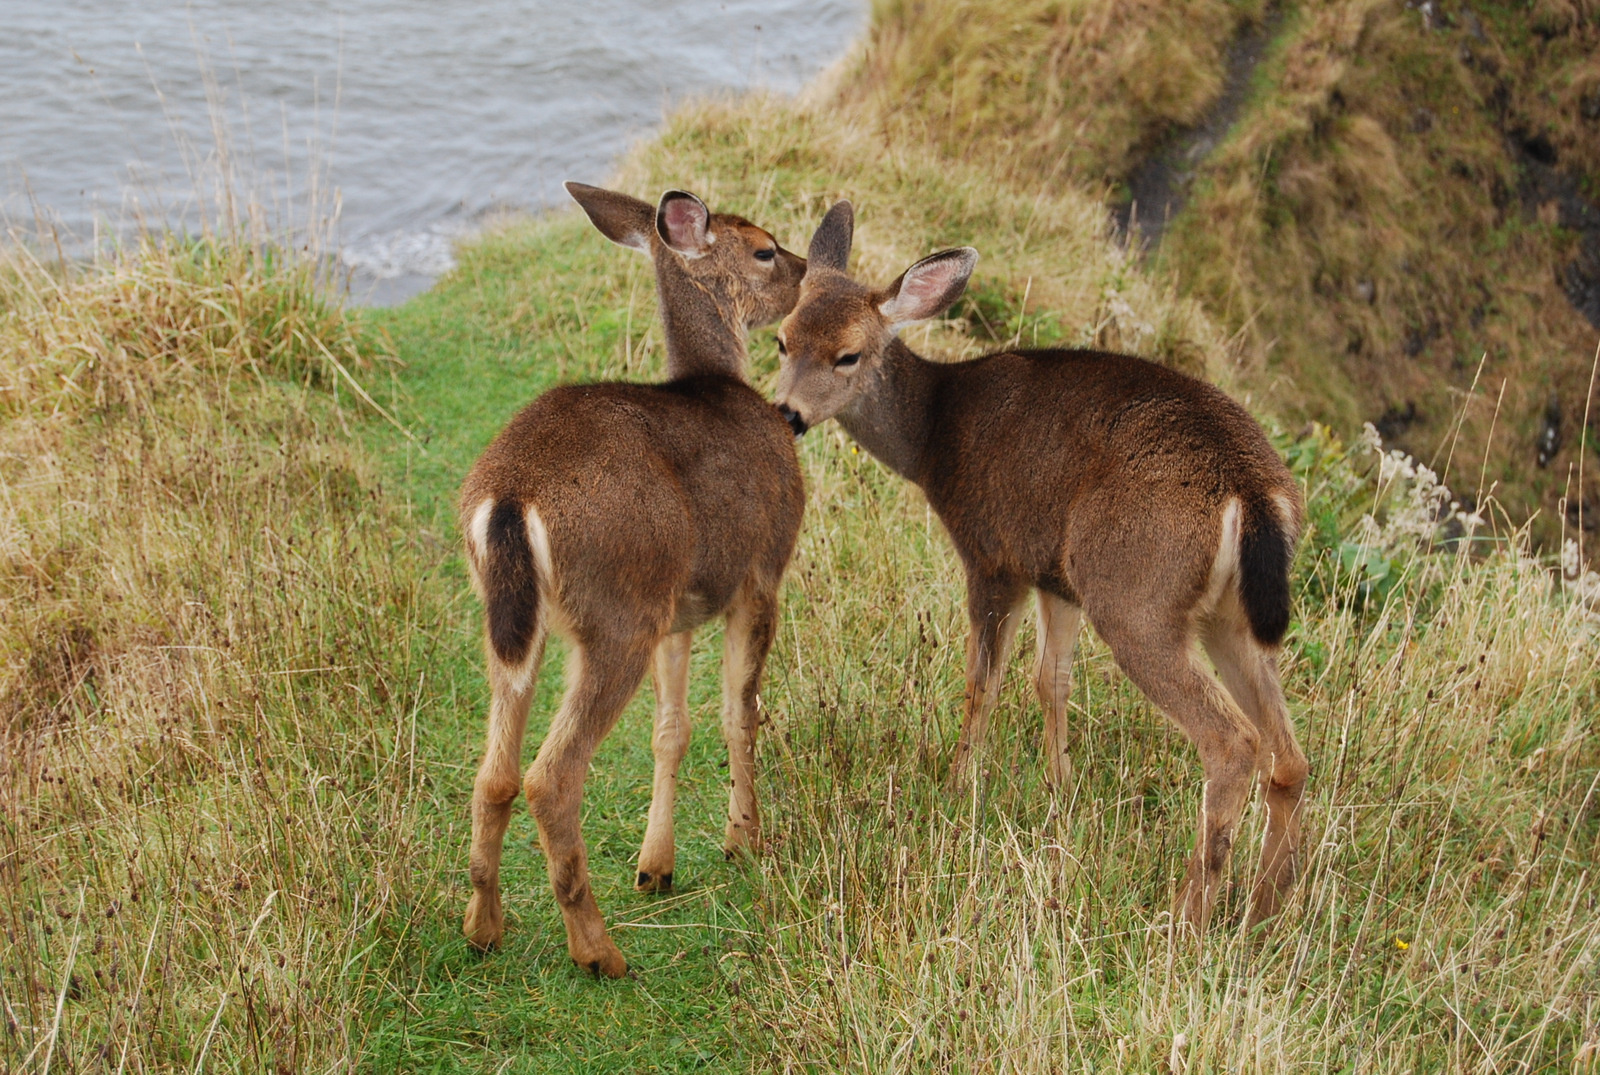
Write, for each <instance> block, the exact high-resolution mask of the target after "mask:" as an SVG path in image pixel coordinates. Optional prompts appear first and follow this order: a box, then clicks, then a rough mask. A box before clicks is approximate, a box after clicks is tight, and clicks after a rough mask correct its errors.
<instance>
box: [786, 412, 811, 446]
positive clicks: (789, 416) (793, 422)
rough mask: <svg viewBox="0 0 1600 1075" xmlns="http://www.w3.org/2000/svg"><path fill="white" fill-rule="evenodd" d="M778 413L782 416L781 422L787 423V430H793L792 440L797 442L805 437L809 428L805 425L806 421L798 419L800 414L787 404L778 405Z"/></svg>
mask: <svg viewBox="0 0 1600 1075" xmlns="http://www.w3.org/2000/svg"><path fill="white" fill-rule="evenodd" d="M778 413H779V414H781V415H783V420H784V421H785V422H788V423H789V428H790V429H792V430H794V439H795V440H799V439H800V438H801V437H803V436H805V435H806V430H808V429H810V428H811V427H810V426H808V425H806V420H805V419H804V418H802V417H800V412H799V411H797V410H795V409H794V408H793V407H791V406H789V405H788V404H787V403H780V404H778Z"/></svg>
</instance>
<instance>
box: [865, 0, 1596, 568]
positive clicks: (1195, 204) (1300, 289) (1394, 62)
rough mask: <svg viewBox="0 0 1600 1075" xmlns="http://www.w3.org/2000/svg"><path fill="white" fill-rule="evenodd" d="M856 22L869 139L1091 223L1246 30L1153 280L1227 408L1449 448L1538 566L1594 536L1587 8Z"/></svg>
mask: <svg viewBox="0 0 1600 1075" xmlns="http://www.w3.org/2000/svg"><path fill="white" fill-rule="evenodd" d="M876 10H877V21H876V27H875V30H874V35H873V40H872V44H871V46H870V48H869V50H868V52H867V54H866V56H865V57H864V59H863V61H862V62H861V63H860V64H859V65H858V66H856V67H855V68H853V69H852V70H851V71H850V72H849V74H848V75H847V77H846V78H845V79H844V80H843V85H842V86H841V88H840V90H839V96H838V99H839V100H840V101H841V102H843V103H844V105H845V106H846V107H849V108H851V109H853V110H856V111H858V112H859V113H860V114H862V115H863V116H864V117H866V122H868V123H869V124H870V125H872V126H873V127H874V128H876V129H877V130H879V131H880V132H881V133H882V136H883V137H884V138H885V140H886V141H888V142H889V143H890V144H897V143H898V142H901V141H905V142H911V143H916V144H926V145H929V146H932V147H933V148H934V149H935V150H936V151H937V152H939V153H940V154H942V155H945V156H947V157H949V158H951V159H976V160H983V161H985V162H986V166H988V167H990V168H991V169H993V170H995V171H996V172H999V173H1000V174H1004V175H1006V176H1007V177H1008V178H1010V179H1011V180H1012V181H1013V182H1014V183H1015V184H1016V185H1017V186H1018V187H1019V188H1021V189H1027V190H1033V189H1047V190H1048V189H1054V188H1055V187H1056V186H1058V185H1060V184H1063V183H1065V184H1068V185H1075V186H1078V187H1080V188H1083V189H1086V190H1089V191H1094V190H1096V189H1104V190H1106V191H1107V192H1108V200H1109V201H1110V202H1112V203H1115V202H1117V201H1118V199H1119V198H1126V197H1127V189H1126V184H1127V183H1128V182H1129V181H1130V179H1132V178H1133V177H1134V176H1135V174H1136V173H1138V172H1139V171H1140V169H1141V168H1143V167H1145V166H1147V165H1148V164H1149V163H1150V162H1151V161H1152V160H1153V159H1155V158H1158V157H1159V155H1160V154H1161V152H1162V151H1163V147H1164V146H1167V145H1169V144H1171V139H1172V138H1173V136H1174V135H1175V134H1176V133H1177V132H1181V131H1183V130H1185V129H1188V128H1191V127H1193V126H1195V125H1196V124H1199V123H1201V122H1202V121H1204V120H1205V118H1206V117H1207V116H1208V114H1209V111H1210V109H1211V108H1213V107H1214V106H1215V105H1216V104H1217V102H1218V100H1219V98H1220V97H1221V96H1222V95H1223V94H1224V91H1225V82H1226V79H1227V77H1228V74H1229V67H1230V58H1231V57H1230V51H1229V50H1230V44H1231V43H1233V42H1236V41H1238V40H1240V35H1241V33H1242V32H1243V31H1245V30H1246V29H1250V28H1253V27H1259V26H1261V25H1262V24H1263V23H1264V22H1265V23H1266V24H1267V30H1268V32H1269V42H1268V45H1267V48H1266V50H1265V62H1263V63H1261V64H1260V66H1259V67H1258V68H1256V69H1255V70H1254V71H1253V73H1252V74H1251V77H1250V81H1249V83H1248V88H1247V92H1246V96H1245V103H1244V107H1243V109H1242V111H1241V113H1240V115H1239V117H1238V118H1237V120H1236V121H1235V122H1233V123H1232V125H1231V126H1225V127H1224V128H1223V129H1222V130H1221V132H1220V145H1216V146H1214V147H1213V146H1212V145H1211V142H1210V141H1209V140H1201V141H1200V142H1199V143H1197V145H1196V146H1194V147H1192V148H1193V149H1194V151H1195V152H1196V153H1197V154H1198V156H1196V157H1194V158H1191V159H1186V160H1182V161H1175V162H1171V168H1172V169H1173V170H1174V171H1181V172H1183V173H1184V174H1183V175H1179V176H1176V177H1175V179H1176V180H1177V186H1178V188H1179V189H1180V190H1181V191H1182V192H1183V193H1184V195H1185V198H1186V202H1185V204H1184V205H1183V206H1182V208H1181V209H1180V211H1179V213H1178V216H1177V218H1176V219H1175V220H1174V221H1173V227H1172V228H1171V229H1170V230H1169V232H1168V233H1167V238H1166V240H1165V242H1164V244H1163V245H1162V247H1161V249H1160V250H1159V251H1158V252H1157V256H1156V259H1155V260H1156V261H1157V262H1158V263H1159V264H1160V266H1161V267H1162V268H1163V270H1165V271H1166V272H1167V273H1168V274H1169V275H1170V279H1172V280H1173V281H1175V282H1176V285H1177V286H1178V287H1179V289H1180V290H1181V292H1182V293H1183V294H1185V295H1188V296H1192V297H1194V298H1198V299H1200V300H1201V301H1202V303H1203V305H1204V307H1205V309H1206V310H1207V312H1208V313H1209V314H1210V315H1211V316H1212V317H1214V318H1215V319H1216V320H1217V321H1218V323H1219V325H1220V326H1221V327H1222V328H1223V329H1224V331H1226V332H1227V333H1229V334H1230V335H1232V336H1235V337H1236V339H1237V343H1238V345H1239V348H1240V352H1239V356H1238V360H1239V361H1240V362H1241V364H1243V365H1244V366H1245V367H1246V368H1247V369H1248V370H1249V375H1248V376H1247V377H1246V378H1245V379H1244V380H1245V383H1247V384H1249V385H1250V386H1251V387H1252V388H1253V389H1254V390H1255V391H1256V392H1257V393H1258V394H1259V395H1260V397H1261V398H1262V400H1263V402H1264V403H1265V404H1266V405H1268V406H1269V407H1270V408H1271V409H1272V410H1273V411H1274V412H1275V413H1277V414H1279V415H1280V416H1282V417H1283V419H1284V420H1285V421H1286V422H1288V421H1295V422H1301V421H1304V420H1306V419H1308V418H1309V419H1316V420H1319V421H1322V422H1325V423H1331V424H1332V425H1334V426H1335V427H1336V428H1339V429H1342V430H1354V429H1356V428H1358V427H1359V425H1360V423H1361V422H1362V421H1374V422H1377V423H1379V424H1380V425H1381V426H1382V427H1383V428H1384V429H1385V431H1386V433H1388V434H1389V435H1390V436H1391V438H1393V439H1396V440H1397V442H1398V443H1401V444H1403V445H1404V446H1405V447H1406V448H1407V449H1408V450H1410V451H1413V452H1415V453H1417V454H1418V455H1419V456H1421V457H1423V458H1426V459H1430V460H1433V461H1434V462H1435V463H1436V465H1442V464H1443V462H1444V460H1445V458H1446V456H1447V455H1448V454H1449V452H1450V450H1451V449H1452V448H1459V449H1460V451H1461V452H1464V453H1465V455H1466V456H1467V457H1468V458H1470V459H1473V460H1475V461H1484V460H1486V462H1487V466H1486V467H1485V468H1484V470H1485V481H1486V482H1488V483H1493V484H1494V485H1495V487H1496V495H1497V496H1498V497H1499V499H1500V500H1501V502H1502V503H1504V504H1505V505H1507V507H1508V508H1509V509H1510V511H1511V512H1512V514H1513V515H1515V516H1516V517H1517V518H1519V519H1525V518H1528V517H1530V516H1535V515H1537V516H1539V517H1538V519H1537V520H1536V522H1535V526H1534V535H1535V538H1536V540H1537V541H1539V543H1540V544H1542V545H1543V546H1545V547H1547V548H1550V549H1554V548H1556V547H1557V546H1558V545H1559V543H1560V540H1561V535H1562V533H1563V530H1564V525H1563V524H1564V522H1565V529H1571V528H1572V527H1575V526H1576V525H1577V524H1578V521H1579V520H1578V506H1579V503H1580V502H1582V503H1583V504H1584V505H1585V513H1586V515H1587V516H1588V517H1589V518H1588V521H1587V522H1586V523H1585V526H1586V527H1587V528H1589V529H1590V530H1591V532H1592V531H1593V529H1594V528H1595V527H1597V526H1600V465H1597V460H1600V456H1596V455H1595V454H1594V453H1593V451H1592V449H1594V448H1595V446H1596V445H1600V437H1597V436H1596V434H1595V429H1597V428H1600V400H1596V399H1595V398H1593V396H1592V393H1593V381H1592V373H1593V369H1594V362H1595V358H1596V348H1597V344H1600V62H1597V61H1596V59H1595V57H1596V56H1600V7H1596V5H1595V4H1593V3H1592V2H1586V0H1575V2H1568V0H1536V2H1518V3H1499V2H1481V3H1453V2H1452V3H1433V4H1430V5H1418V4H1413V3H1401V2H1399V0H1332V2H1327V3H1316V4H1310V3H1290V2H1284V3H1279V4H1272V5H1267V4H1262V3H1257V2H1252V0H1239V2H1233V3H1229V2H1222V0H1217V2H1212V3H1201V4H1186V5H1183V10H1182V13H1181V15H1180V14H1178V13H1177V12H1176V11H1175V9H1174V8H1173V7H1172V5H1169V4H1161V3H1153V2H1152V3H1138V4H1123V3H1114V2H1111V0H1091V2H1088V3H1080V4H1057V3H1044V2H1038V3H1033V2H1020V3H1012V2H1008V3H981V2H977V0H969V2H964V3H932V2H918V0H893V2H890V0H885V2H882V3H879V4H878V5H877V9H876ZM1154 208H1155V207H1150V206H1146V207H1145V211H1146V212H1147V213H1148V212H1151V211H1154ZM1474 385H1477V386H1479V387H1480V388H1483V387H1486V388H1487V389H1488V392H1487V393H1486V394H1485V395H1484V396H1482V397H1481V398H1479V399H1478V401H1477V402H1475V403H1474V402H1472V401H1471V399H1470V398H1469V393H1470V391H1471V389H1472V388H1473V386H1474ZM1585 422H1588V423H1589V427H1588V430H1589V431H1588V433H1587V434H1585V433H1584V432H1583V431H1584V428H1585V425H1584V424H1585ZM1541 438H1553V440H1552V441H1551V442H1550V443H1551V446H1552V447H1553V450H1545V451H1541ZM1585 441H1587V444H1588V445H1589V448H1590V449H1591V450H1590V451H1589V452H1588V453H1587V454H1588V461H1587V462H1586V463H1585V465H1584V466H1583V470H1584V472H1585V473H1584V481H1583V483H1582V490H1581V491H1580V482H1579V480H1578V478H1579V475H1578V467H1579V461H1580V456H1581V455H1583V454H1585V453H1584V450H1583V448H1582V444H1583V443H1584V442H1585ZM1475 477H1476V475H1474V478H1475ZM1476 485H1477V483H1476V481H1475V480H1474V481H1473V482H1472V487H1471V489H1470V491H1471V492H1474V493H1476V492H1477V491H1478V490H1477V488H1476ZM1568 514H1570V518H1567V519H1565V520H1564V516H1565V515H1568Z"/></svg>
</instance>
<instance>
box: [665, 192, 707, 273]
mask: <svg viewBox="0 0 1600 1075" xmlns="http://www.w3.org/2000/svg"><path fill="white" fill-rule="evenodd" d="M710 225H711V210H709V209H707V208H706V203H705V202H703V201H701V200H700V199H699V198H696V197H695V196H694V195H693V194H690V193H689V192H688V191H683V190H669V191H667V192H666V193H665V194H663V195H662V196H661V204H660V205H659V206H657V207H656V234H657V235H659V236H661V241H662V242H664V243H666V244H667V245H668V246H669V247H671V248H672V249H673V250H676V251H677V252H678V253H680V254H682V255H683V256H684V257H688V258H697V257H699V256H700V255H701V254H704V253H705V252H706V250H707V248H709V247H710V246H711V244H712V243H713V242H715V241H716V240H715V239H713V238H712V237H711V234H710V232H709V231H708V230H707V229H708V228H709V227H710Z"/></svg>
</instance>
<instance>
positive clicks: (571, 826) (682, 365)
mask: <svg viewBox="0 0 1600 1075" xmlns="http://www.w3.org/2000/svg"><path fill="white" fill-rule="evenodd" d="M567 190H568V192H569V193H570V194H571V195H572V196H573V198H575V199H576V200H577V202H578V204H579V205H581V206H582V207H583V209H584V212H586V213H587V214H588V215H589V219H590V220H591V221H592V222H593V223H594V225H595V227H597V228H599V229H600V231H601V232H602V233H604V234H605V236H606V237H607V238H609V239H611V240H612V241H613V242H616V243H619V244H621V245H623V246H628V247H632V248H634V249H636V250H640V251H643V252H644V253H646V254H647V255H649V257H650V259H651V260H652V261H653V262H654V264H655V271H656V287H657V294H658V298H659V300H660V307H661V317H662V321H663V322H664V324H665V335H666V345H667V377H668V380H667V382H666V383H664V384H620V383H601V384H589V385H572V386H567V387H562V388H554V389H551V390H550V391H548V392H546V393H545V394H544V395H542V396H540V397H539V398H538V399H536V400H535V401H534V402H533V403H531V404H529V405H528V406H527V407H526V408H524V409H523V410H522V412H521V413H520V414H518V415H517V416H516V417H515V418H513V419H512V420H511V423H510V424H509V425H507V426H506V428H505V429H504V430H503V431H502V432H501V433H500V435H499V436H498V437H496V438H495V440H494V442H493V443H492V444H490V445H489V447H488V449H487V450H486V451H485V452H484V453H483V455H482V457H481V458H479V460H478V462H477V463H476V464H475V465H474V466H473V468H472V471H471V473H470V474H468V475H467V480H466V484H465V486H464V487H463V489H462V493H461V526H462V530H463V531H464V532H465V534H466V545H467V553H468V563H469V565H470V568H471V573H472V581H473V585H474V587H475V588H476V589H477V591H478V594H479V596H480V597H481V598H482V599H483V603H484V610H485V613H486V619H487V640H486V641H487V645H486V647H485V648H486V649H487V651H488V663H489V683H490V687H491V689H492V692H493V700H492V701H491V703H490V707H489V734H488V746H487V749H486V751H485V753H484V758H483V764H482V765H481V767H480V768H479V769H478V777H477V782H476V783H475V785H474V787H473V794H472V856H471V874H472V889H473V891H472V898H471V901H470V902H469V903H468V904H467V912H466V934H467V937H468V939H470V940H471V941H472V943H473V944H474V945H476V946H478V947H479V948H488V947H490V946H492V945H494V944H495V943H496V942H497V941H498V940H499V939H500V935H501V931H502V928H503V921H504V915H503V912H502V910H501V905H500V887H499V874H500V848H501V843H502V840H503V838H504V836H505V831H506V824H507V821H508V819H509V817H510V813H511V803H512V800H514V799H515V798H516V794H517V789H518V787H519V785H520V786H521V787H522V788H523V789H524V790H525V791H526V793H527V796H528V804H529V806H530V807H531V808H532V810H533V815H534V818H535V820H536V821H537V822H538V826H539V842H540V844H541V845H542V847H543V848H544V854H545V864H546V867H547V868H548V870H549V873H550V883H551V886H552V887H553V888H554V889H555V895H556V901H557V902H558V903H559V904H560V906H561V914H562V917H563V919H564V920H565V922H566V927H567V951H568V952H569V953H570V954H571V956H572V958H573V960H574V961H575V962H577V963H578V964H579V965H580V966H583V967H587V968H589V969H590V970H592V971H594V972H595V973H596V974H606V975H609V976H611V977H613V978H616V977H620V976H621V975H622V974H624V973H625V972H626V970H627V965H626V963H625V962H624V961H623V958H622V954H621V953H620V952H618V951H617V948H616V946H615V945H614V944H612V942H611V939H610V937H608V936H607V934H606V929H605V922H604V920H603V919H602V918H601V915H600V910H599V908H598V907H597V906H596V904H595V899H594V894H593V892H592V891H591V889H590V885H589V871H588V863H587V855H586V852H585V850H584V844H583V837H582V835H581V833H580V832H579V810H580V805H581V798H582V793H583V783H584V778H585V777H586V776H587V775H588V771H589V762H590V759H591V758H592V757H593V755H594V751H595V748H596V747H597V746H599V744H600V741H601V740H602V739H604V738H605V736H606V733H607V732H609V731H610V730H611V727H612V725H613V724H615V723H616V720H617V717H618V715H619V714H620V713H621V712H622V708H623V706H625V705H626V704H627V702H628V700H629V699H630V698H631V697H633V694H634V691H635V690H637V689H638V686H639V681H640V680H641V679H642V678H643V677H644V674H645V670H646V669H647V668H649V669H651V670H652V671H653V673H654V679H655V691H656V717H655V732H654V736H653V746H654V751H655V761H656V773H655V784H654V793H653V798H652V799H651V803H650V814H649V821H648V823H647V827H646V830H645V838H644V846H643V848H642V849H641V851H640V853H639V876H638V886H637V887H638V888H639V889H640V890H641V891H658V890H664V889H667V888H670V887H671V885H672V864H673V837H672V809H673V800H674V795H675V792H676V782H677V775H678V765H679V763H680V762H681V761H682V759H683V755H684V752H685V751H686V750H687V749H688V745H689V720H688V675H689V642H690V639H691V637H692V634H693V632H694V629H695V628H696V627H698V626H700V625H701V624H703V623H705V622H706V621H707V620H710V619H711V618H712V617H714V616H719V615H723V614H726V616H727V644H726V648H725V652H724V660H723V718H722V728H723V734H724V736H725V737H726V739H727V743H728V752H729V769H730V776H731V778H732V779H731V788H730V791H729V802H728V824H727V830H726V841H725V847H726V850H727V851H728V853H729V854H732V853H733V852H735V851H738V850H740V849H743V848H750V847H754V846H756V845H757V843H758V841H759V833H760V830H759V825H760V817H759V814H758V812H757V810H756V799H755V773H754V768H755V735H756V727H757V724H758V721H759V717H758V714H757V704H756V689H757V685H758V683H759V682H760V678H761V670H762V667H763V665H764V663H765V661H766V657H767V650H768V648H769V647H770V646H771V644H772V639H773V631H774V624H775V621H776V618H777V595H778V584H779V581H780V580H781V578H782V576H783V570H784V568H785V567H786V566H787V564H788V562H789V556H790V554H791V553H792V552H793V551H794V544H795V537H796V535H797V534H798V532H799V528H800V516H801V512H802V510H803V508H804V504H805V489H804V486H803V484H802V482H801V477H800V467H799V464H798V462H797V461H796V458H795V450H794V437H793V436H792V434H791V433H790V430H789V427H788V426H787V425H786V424H785V423H784V420H783V419H782V418H781V417H780V416H779V415H778V412H777V411H776V410H774V409H773V407H772V405H771V404H770V403H768V402H767V401H766V400H765V399H763V398H762V397H761V396H760V395H759V394H758V393H757V392H756V391H755V390H754V389H752V388H750V387H749V385H747V384H746V383H745V381H744V369H745V363H746V360H747V357H748V355H747V353H746V350H745V333H746V331H747V330H748V329H750V328H752V327H754V326H757V325H762V324H770V323H771V322H773V321H776V320H777V319H778V318H780V317H782V316H783V315H784V314H785V313H787V312H788V311H789V310H791V309H792V308H793V307H794V303H795V300H796V298H797V296H798V295H799V286H800V279H801V277H802V276H803V275H804V273H805V267H806V263H805V259H804V258H801V257H799V256H797V255H795V254H792V253H790V252H789V251H787V250H785V249H783V248H782V247H781V246H779V245H778V244H777V242H776V241H774V239H773V238H772V236H771V235H769V234H768V233H767V232H765V231H763V230H762V229H761V228H758V227H756V226H755V225H754V224H751V223H750V222H749V221H746V220H743V219H741V218H739V217H736V216H726V215H722V214H715V215H713V214H712V213H711V212H710V211H709V210H707V209H706V207H705V205H704V203H702V202H701V201H700V199H699V198H696V197H695V196H694V195H692V194H685V193H682V192H681V191H668V192H667V193H666V194H664V195H662V197H661V203H660V205H659V206H651V205H648V204H646V203H645V202H641V201H638V200H637V199H634V198H630V197H627V196H626V195H622V194H616V193H613V192H611V191H606V190H601V189H599V188H597V187H589V186H584V185H582V184H579V183H568V184H567ZM552 629H554V630H555V631H557V632H559V633H560V634H561V635H562V636H563V637H565V638H566V639H567V641H568V643H569V645H570V649H571V652H570V654H569V655H568V658H567V693H566V697H565V698H564V699H563V700H562V702H561V708H560V711H559V712H558V713H557V714H556V715H555V717H554V719H553V720H552V721H551V724H550V731H549V734H548V735H546V737H545V740H544V744H543V745H542V746H541V747H540V748H539V755H538V757H537V758H536V759H535V760H534V762H533V765H532V766H530V767H529V769H528V771H527V775H526V777H525V778H520V774H519V771H518V770H519V768H520V765H521V762H520V759H521V755H522V733H523V728H524V726H525V725H526V723H527V717H528V703H529V701H530V699H531V698H532V695H533V685H534V680H535V679H536V677H537V674H538V670H539V663H540V660H541V658H542V656H543V653H544V645H545V640H546V638H547V636H548V632H549V631H550V630H552ZM652 662H653V663H652Z"/></svg>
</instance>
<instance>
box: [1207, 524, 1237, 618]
mask: <svg viewBox="0 0 1600 1075" xmlns="http://www.w3.org/2000/svg"><path fill="white" fill-rule="evenodd" d="M1239 514H1240V512H1239V498H1238V497H1236V496H1234V497H1229V498H1228V502H1227V504H1225V505H1224V506H1223V508H1222V530H1221V533H1220V534H1219V535H1218V539H1217V555H1216V557H1215V558H1214V559H1213V560H1212V561H1211V577H1210V578H1209V579H1207V580H1206V595H1205V601H1204V603H1203V605H1202V607H1203V608H1205V609H1206V611H1207V612H1210V611H1211V610H1213V609H1215V608H1216V607H1217V605H1218V603H1219V602H1220V601H1221V600H1222V594H1223V592H1224V590H1226V588H1227V586H1228V584H1229V583H1230V582H1232V581H1233V579H1234V578H1235V577H1237V576H1238V574H1239Z"/></svg>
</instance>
